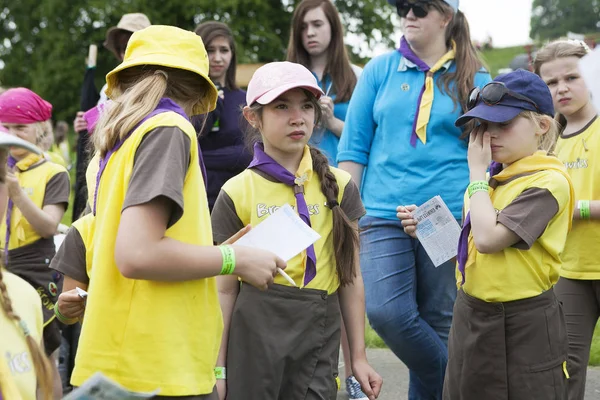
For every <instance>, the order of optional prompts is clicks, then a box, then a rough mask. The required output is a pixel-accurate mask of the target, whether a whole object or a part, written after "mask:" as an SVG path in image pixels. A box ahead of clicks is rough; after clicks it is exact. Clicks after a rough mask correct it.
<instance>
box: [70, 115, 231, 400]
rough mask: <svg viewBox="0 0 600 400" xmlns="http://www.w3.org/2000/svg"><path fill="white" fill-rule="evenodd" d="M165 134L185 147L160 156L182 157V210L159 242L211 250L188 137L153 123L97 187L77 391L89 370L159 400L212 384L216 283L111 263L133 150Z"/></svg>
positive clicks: (177, 125)
mask: <svg viewBox="0 0 600 400" xmlns="http://www.w3.org/2000/svg"><path fill="white" fill-rule="evenodd" d="M159 130H160V131H161V132H160V133H159V134H157V133H156V132H157V131H159ZM149 133H151V135H150V134H149ZM170 134H178V135H183V136H184V137H185V139H186V140H187V141H188V143H190V147H189V151H188V152H187V154H179V153H174V154H172V152H166V153H165V151H166V150H165V149H162V151H163V154H162V155H161V156H160V158H161V160H169V159H172V157H176V158H179V157H181V156H186V157H187V156H189V165H188V166H187V171H186V172H185V176H182V178H183V179H182V180H183V188H182V193H181V195H182V198H181V199H180V200H181V204H185V209H183V211H182V214H181V216H180V218H178V219H177V220H176V221H175V222H174V223H173V224H172V225H170V226H169V227H168V229H167V231H166V234H165V236H167V237H170V238H173V239H176V240H179V241H181V242H184V243H189V244H195V245H212V231H211V227H210V216H209V212H208V203H207V199H206V191H205V189H204V183H203V179H202V174H201V172H200V167H199V162H198V160H199V159H198V146H197V139H196V132H195V131H194V128H193V126H192V125H191V124H190V122H189V121H188V120H186V119H185V118H184V117H182V116H180V115H179V114H177V113H174V112H164V113H161V114H158V115H156V116H153V117H151V118H149V119H147V120H146V121H145V122H143V123H142V124H141V125H140V126H139V127H138V128H137V129H136V130H135V131H134V132H133V133H132V134H131V136H129V138H128V139H127V140H125V141H124V143H123V145H122V146H121V148H120V149H119V150H118V151H116V152H115V153H114V154H113V155H112V156H111V158H110V160H109V161H108V164H107V166H106V169H105V170H104V173H103V174H102V177H101V180H100V184H99V187H98V199H97V208H96V220H95V229H94V240H93V246H94V251H93V252H92V253H93V255H92V265H93V268H92V269H91V276H90V285H89V296H88V300H87V306H86V313H85V323H84V324H83V329H82V334H81V338H80V342H79V349H78V352H77V358H76V362H75V370H74V372H73V377H72V380H71V381H72V383H73V384H74V385H77V386H79V385H81V384H82V383H83V382H84V381H85V380H86V379H88V378H90V377H91V376H92V375H93V374H94V373H95V372H97V371H101V372H102V373H104V374H105V375H107V376H108V377H110V378H111V379H114V380H115V381H117V382H118V383H120V384H121V385H123V386H125V387H126V388H127V389H129V390H131V391H134V392H150V391H153V390H156V389H160V394H161V395H165V396H189V395H196V394H207V393H211V392H212V390H213V388H214V385H215V383H216V380H215V375H214V367H215V365H216V360H217V355H218V351H219V346H220V341H221V334H222V329H223V322H222V317H221V310H220V307H219V302H218V297H217V287H216V279H215V278H209V279H199V280H195V281H185V282H160V281H147V280H133V279H127V278H125V277H123V275H122V274H121V273H120V271H119V270H118V268H117V266H116V265H115V261H114V252H115V237H116V236H117V231H118V228H119V223H120V218H121V212H122V209H123V207H124V202H125V200H126V195H127V194H128V190H129V189H130V188H131V185H132V184H133V180H132V176H133V175H132V174H133V171H134V166H135V165H134V161H136V155H137V150H138V148H140V144H141V143H142V140H143V139H145V138H146V136H148V140H150V137H152V138H155V137H159V138H160V137H164V136H162V135H170ZM156 155H157V154H156ZM157 156H158V155H157ZM173 161H175V160H173ZM175 162H177V161H175ZM173 179H175V178H173ZM149 181H151V182H152V179H151V178H150V179H149ZM161 183H164V181H163V182H161ZM168 183H169V182H167V184H168ZM92 204H93V202H92Z"/></svg>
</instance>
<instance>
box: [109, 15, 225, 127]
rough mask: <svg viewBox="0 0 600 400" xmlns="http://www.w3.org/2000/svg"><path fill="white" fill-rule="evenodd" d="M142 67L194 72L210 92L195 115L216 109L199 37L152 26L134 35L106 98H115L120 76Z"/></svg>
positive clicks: (113, 74)
mask: <svg viewBox="0 0 600 400" xmlns="http://www.w3.org/2000/svg"><path fill="white" fill-rule="evenodd" d="M140 65H157V66H162V67H169V68H177V69H183V70H186V71H190V72H193V73H195V74H197V75H198V77H199V78H200V79H203V80H205V81H206V82H208V85H209V90H208V91H207V92H206V93H203V94H202V101H199V102H198V104H197V105H196V106H194V110H193V115H197V114H205V113H208V112H210V111H212V110H214V109H215V107H216V105H217V97H218V90H217V88H216V87H215V85H214V84H213V83H212V81H211V80H210V78H209V77H208V67H209V61H208V54H207V53H206V49H205V48H204V43H203V42H202V39H201V38H200V36H198V35H196V34H195V33H194V32H190V31H186V30H183V29H180V28H176V27H174V26H166V25H152V26H149V27H147V28H144V29H142V30H140V31H137V32H134V34H133V35H131V39H129V43H127V50H125V57H124V58H123V62H122V63H121V64H119V65H118V66H117V67H116V68H115V69H113V70H112V71H110V72H109V73H108V74H107V75H106V83H107V88H106V95H107V96H108V97H109V98H112V93H113V90H114V88H115V86H116V85H117V81H118V79H117V74H118V73H119V71H123V70H125V69H127V68H131V67H136V66H140Z"/></svg>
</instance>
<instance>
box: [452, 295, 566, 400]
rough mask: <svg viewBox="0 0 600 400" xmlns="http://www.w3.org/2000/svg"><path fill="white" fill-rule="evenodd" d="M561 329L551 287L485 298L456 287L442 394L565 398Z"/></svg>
mask: <svg viewBox="0 0 600 400" xmlns="http://www.w3.org/2000/svg"><path fill="white" fill-rule="evenodd" d="M567 349H568V343H567V333H566V324H565V319H564V316H563V312H562V307H561V305H560V303H559V302H558V300H557V299H556V297H555V295H554V291H553V290H549V291H547V292H545V293H542V294H541V295H539V296H536V297H532V298H529V299H523V300H516V301H511V302H505V303H487V302H484V301H482V300H479V299H476V298H474V297H471V296H469V295H467V294H466V293H464V292H463V291H462V290H460V291H459V292H458V296H457V299H456V303H455V304H454V317H453V321H452V327H451V328H450V338H449V341H448V366H447V369H446V378H445V381H444V395H443V398H444V400H483V399H485V400H566V398H567V378H566V375H565V373H564V370H563V366H564V365H563V364H564V363H565V361H566V360H567Z"/></svg>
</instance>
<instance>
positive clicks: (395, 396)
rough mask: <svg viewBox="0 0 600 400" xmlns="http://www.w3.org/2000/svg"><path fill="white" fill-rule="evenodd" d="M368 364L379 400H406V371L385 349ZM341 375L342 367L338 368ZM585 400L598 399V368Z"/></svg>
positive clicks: (375, 352)
mask: <svg viewBox="0 0 600 400" xmlns="http://www.w3.org/2000/svg"><path fill="white" fill-rule="evenodd" d="M367 354H368V357H369V362H370V363H371V365H372V366H373V368H375V369H376V370H377V372H378V373H379V374H380V375H381V376H382V377H383V390H382V391H381V394H380V395H379V400H406V399H407V393H408V369H406V367H405V366H404V364H402V362H400V360H398V359H397V358H396V356H395V355H394V354H393V353H392V352H391V351H390V350H387V349H369V350H367ZM340 374H343V366H340ZM585 399H586V400H588V399H589V400H593V399H600V368H596V367H590V368H589V369H588V374H587V385H586V390H585ZM337 400H348V396H347V395H346V392H345V391H343V392H340V394H339V395H338V398H337Z"/></svg>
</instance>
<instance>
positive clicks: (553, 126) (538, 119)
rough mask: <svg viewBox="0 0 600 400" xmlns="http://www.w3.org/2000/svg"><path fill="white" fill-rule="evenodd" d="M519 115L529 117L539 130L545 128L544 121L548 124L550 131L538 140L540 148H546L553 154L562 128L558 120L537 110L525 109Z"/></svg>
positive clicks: (545, 149)
mask: <svg viewBox="0 0 600 400" xmlns="http://www.w3.org/2000/svg"><path fill="white" fill-rule="evenodd" d="M519 116H521V117H523V118H527V119H528V120H530V121H531V122H533V124H534V125H535V129H536V130H537V131H543V130H544V127H543V126H542V125H543V124H544V122H545V123H547V124H548V126H549V128H548V131H547V132H546V133H544V134H543V135H541V136H540V138H539V140H538V150H544V151H546V152H547V153H548V154H552V153H553V152H554V147H555V146H556V140H557V139H558V135H559V134H560V130H561V127H560V124H559V123H558V121H556V120H555V119H553V118H552V117H550V116H548V115H544V114H539V113H536V112H535V111H523V112H522V113H521V114H519Z"/></svg>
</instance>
